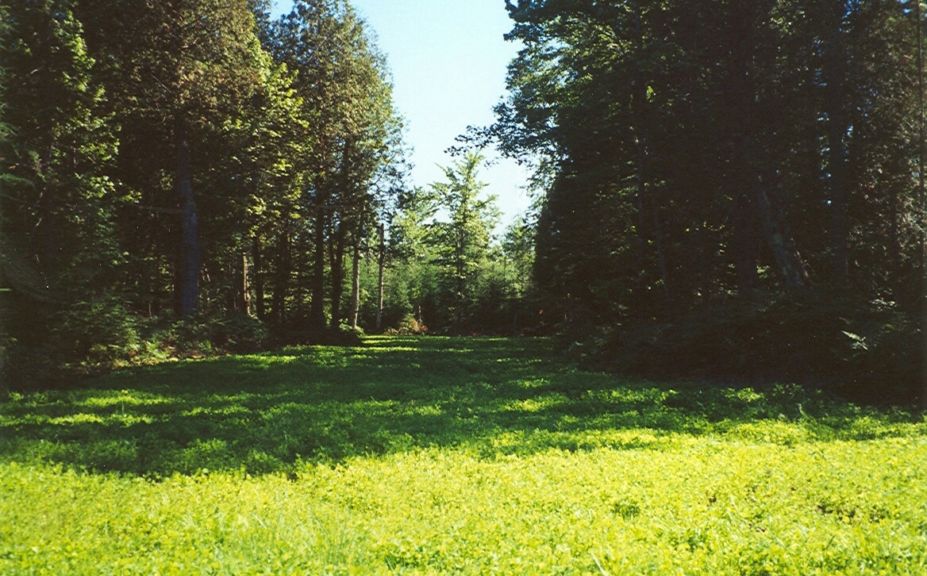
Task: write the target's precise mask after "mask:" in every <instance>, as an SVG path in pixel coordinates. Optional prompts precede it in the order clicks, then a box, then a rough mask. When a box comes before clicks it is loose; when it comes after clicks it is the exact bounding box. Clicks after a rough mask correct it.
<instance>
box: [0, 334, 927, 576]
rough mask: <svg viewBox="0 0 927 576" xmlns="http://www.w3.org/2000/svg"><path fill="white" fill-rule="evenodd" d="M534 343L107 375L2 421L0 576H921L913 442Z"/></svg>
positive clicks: (909, 435)
mask: <svg viewBox="0 0 927 576" xmlns="http://www.w3.org/2000/svg"><path fill="white" fill-rule="evenodd" d="M553 346H554V344H553V343H552V342H550V341H547V340H506V339H467V338H451V339H447V338H428V339H416V338H370V339H367V340H365V342H364V344H363V345H362V346H357V347H354V348H326V347H312V348H289V349H284V350H281V351H278V352H275V353H269V354H262V355H252V356H239V357H229V358H222V359H215V360H207V361H198V362H182V363H176V364H165V365H161V366H156V367H150V368H144V369H135V370H127V371H122V372H119V373H116V374H112V375H110V376H107V377H105V378H99V379H95V380H92V381H88V382H84V383H82V384H81V385H80V386H79V387H77V388H73V389H70V390H53V391H45V392H40V393H32V394H25V395H16V396H14V397H13V398H12V399H11V400H10V401H8V402H5V403H3V404H0V518H2V519H3V521H2V522H0V574H99V573H117V574H153V573H161V574H258V573H264V574H356V573H362V574H368V573H372V574H436V573H462V574H480V575H482V574H596V573H597V574H614V575H618V574H654V575H658V574H659V575H662V574H705V575H712V576H715V575H732V576H733V575H753V576H761V575H765V576H771V575H795V576H798V575H801V576H804V575H806V574H860V575H862V574H882V573H884V574H899V575H901V574H923V573H927V424H925V422H924V420H923V418H922V417H918V416H916V415H914V414H910V413H905V412H901V411H893V412H890V411H880V410H875V409H868V408H867V409H864V408H860V407H857V406H853V405H851V404H846V403H842V402H839V401H835V400H831V399H828V398H827V397H825V396H821V395H819V394H811V393H807V392H805V391H803V390H802V389H801V388H798V387H795V386H789V385H779V386H769V387H764V388H751V387H742V388H737V387H724V386H704V385H699V384H697V383H671V384H668V383H657V382H646V381H635V380H625V379H619V378H617V377H615V376H611V375H607V374H601V373H594V372H587V371H581V370H578V369H576V368H575V367H573V366H571V365H570V364H568V363H565V362H563V361H561V360H560V359H559V354H558V352H557V350H555V349H554V348H553Z"/></svg>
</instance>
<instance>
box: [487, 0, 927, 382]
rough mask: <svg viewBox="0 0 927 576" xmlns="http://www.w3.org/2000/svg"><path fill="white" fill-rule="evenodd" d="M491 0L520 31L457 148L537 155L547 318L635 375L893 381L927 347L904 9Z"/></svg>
mask: <svg viewBox="0 0 927 576" xmlns="http://www.w3.org/2000/svg"><path fill="white" fill-rule="evenodd" d="M507 6H508V9H509V14H510V16H511V18H512V19H513V20H514V22H515V24H514V28H513V30H512V32H511V34H510V37H511V38H512V39H517V40H520V41H521V42H522V43H523V44H524V48H523V50H522V51H521V53H520V55H519V57H518V58H517V60H516V61H515V62H513V63H512V65H511V67H510V74H509V79H508V83H509V88H510V95H509V96H508V98H507V99H506V100H505V101H504V102H503V103H502V104H501V105H500V106H499V107H498V110H497V112H498V118H499V120H498V123H497V124H496V125H495V126H493V127H491V128H490V129H484V130H474V131H473V132H472V133H471V134H470V141H472V142H480V141H485V140H495V141H496V142H499V143H501V144H502V145H503V147H504V149H505V150H506V151H507V152H508V153H509V154H511V155H513V156H516V157H519V158H523V159H524V160H525V161H527V162H532V163H534V165H535V166H536V167H537V169H538V170H537V177H538V179H539V181H540V183H541V187H542V189H543V191H544V195H543V201H542V203H541V208H540V213H539V216H538V219H537V224H536V226H537V228H536V241H537V250H536V256H537V264H536V267H535V276H534V277H535V280H536V283H537V291H538V292H537V297H538V298H539V300H540V306H541V308H542V309H543V310H544V316H545V318H547V319H548V320H550V321H552V322H553V323H554V324H556V325H559V327H560V328H561V329H565V330H567V331H568V332H572V333H574V334H577V335H578V336H577V338H578V341H579V345H580V346H582V345H585V346H586V348H587V349H589V348H591V349H592V353H593V354H595V353H596V351H601V350H603V349H604V350H606V351H607V352H608V353H607V354H606V356H610V357H611V359H612V360H614V359H616V358H617V359H618V360H619V361H620V362H623V363H624V364H625V365H626V366H636V367H638V368H640V369H644V370H648V371H652V370H656V371H661V372H666V371H671V372H677V373H678V374H686V375H699V374H703V375H738V376H753V377H767V376H768V377H773V378H782V377H790V378H799V379H804V378H809V377H810V378H816V379H819V380H822V381H823V380H826V379H834V380H840V381H841V382H842V384H843V385H844V386H845V387H849V388H851V389H853V390H854V391H855V392H862V393H865V394H866V395H868V396H870V397H872V398H879V397H881V398H883V399H884V398H885V397H889V396H892V395H895V398H899V397H902V396H907V397H910V394H911V393H912V392H913V391H914V390H915V389H916V388H917V383H918V382H920V381H921V380H922V378H923V372H922V366H923V358H924V350H925V342H924V341H923V338H922V334H923V331H922V329H921V327H920V326H921V324H922V320H923V318H922V317H921V314H922V311H923V305H924V293H925V292H924V288H925V287H924V272H925V264H924V247H925V233H927V228H925V220H924V214H925V202H927V196H925V188H924V177H925V175H924V154H925V149H924V75H923V66H924V64H923V58H924V46H923V41H924V23H923V15H922V10H923V7H922V6H921V5H920V4H919V3H918V2H912V1H897V0H888V1H851V2H847V1H844V0H828V1H821V2H801V1H792V0H761V1H755V0H729V1H724V2H718V1H709V2H701V1H692V0H686V1H679V2H677V1H673V0H669V1H666V0H661V1H659V2H649V1H646V0H636V1H631V2H597V1H592V0H589V1H578V2H573V1H571V2H561V1H557V0H546V1H543V0H519V1H517V2H507ZM590 333H593V334H592V335H591V336H590ZM583 353H586V352H583ZM925 390H927V389H925ZM924 397H925V398H927V392H925V393H924Z"/></svg>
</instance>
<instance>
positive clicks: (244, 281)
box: [235, 250, 251, 316]
mask: <svg viewBox="0 0 927 576" xmlns="http://www.w3.org/2000/svg"><path fill="white" fill-rule="evenodd" d="M236 280H237V282H236V284H237V290H236V294H235V296H236V300H237V302H236V307H237V309H238V311H239V312H241V313H242V314H245V315H249V316H250V315H251V291H250V287H249V286H248V284H249V281H248V256H247V254H245V251H244V250H242V251H241V252H240V253H239V254H238V277H237V279H236Z"/></svg>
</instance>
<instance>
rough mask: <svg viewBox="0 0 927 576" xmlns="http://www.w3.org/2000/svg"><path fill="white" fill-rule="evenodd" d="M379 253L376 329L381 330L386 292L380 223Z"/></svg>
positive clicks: (384, 254) (382, 238)
mask: <svg viewBox="0 0 927 576" xmlns="http://www.w3.org/2000/svg"><path fill="white" fill-rule="evenodd" d="M379 234H380V254H379V262H378V269H379V270H378V274H377V290H378V295H377V331H378V332H379V331H380V330H383V303H384V296H385V294H386V279H385V276H384V275H385V272H386V229H385V226H384V225H383V224H380V230H379Z"/></svg>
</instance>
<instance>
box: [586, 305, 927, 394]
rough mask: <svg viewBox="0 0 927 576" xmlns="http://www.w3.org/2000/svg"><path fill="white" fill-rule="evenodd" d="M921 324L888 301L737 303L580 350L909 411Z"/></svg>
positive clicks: (652, 370) (610, 336)
mask: <svg viewBox="0 0 927 576" xmlns="http://www.w3.org/2000/svg"><path fill="white" fill-rule="evenodd" d="M922 338H923V335H922V333H921V328H920V326H919V325H918V323H917V322H916V319H915V318H914V317H913V316H912V315H910V314H908V313H906V312H904V311H902V310H899V309H898V308H897V307H896V306H894V305H893V304H891V303H887V302H881V301H877V302H866V303H860V302H852V301H848V300H846V299H827V298H826V297H824V296H820V295H819V296H806V297H792V298H783V299H781V300H776V301H772V302H767V303H755V302H736V303H729V304H727V305H724V306H716V307H710V308H705V309H701V310H697V311H694V312H691V313H690V314H688V315H686V316H684V317H682V318H680V319H679V320H677V321H675V322H671V323H669V322H667V323H637V324H628V325H626V326H622V327H619V328H617V329H614V330H611V331H609V332H608V333H599V334H598V335H597V336H596V337H594V338H591V339H586V340H583V341H582V342H579V343H577V344H576V345H575V346H574V351H576V352H578V353H580V354H581V355H582V356H584V357H586V358H587V359H591V360H594V361H596V362H600V363H604V364H607V365H609V366H611V367H614V368H618V369H620V370H625V371H629V372H632V373H639V374H644V375H649V376H656V377H680V376H682V377H687V378H719V377H720V378H737V379H745V378H746V379H748V380H750V381H757V380H760V381H775V380H789V381H794V382H801V383H804V384H811V385H817V386H821V387H823V388H827V389H830V390H833V391H834V392H837V393H839V394H841V395H844V396H846V397H849V398H852V399H855V400H860V401H866V402H875V403H891V404H898V403H909V402H911V401H912V400H913V399H914V398H915V397H916V394H917V393H918V388H919V382H920V377H921V374H922V373H923V362H924V358H923V354H922V353H921V350H922V342H923V339H922Z"/></svg>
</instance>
